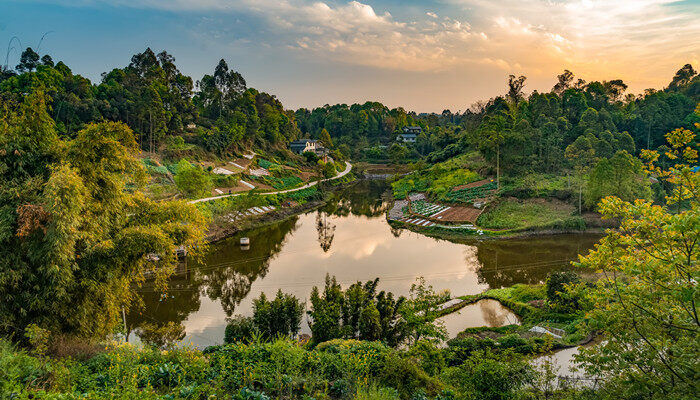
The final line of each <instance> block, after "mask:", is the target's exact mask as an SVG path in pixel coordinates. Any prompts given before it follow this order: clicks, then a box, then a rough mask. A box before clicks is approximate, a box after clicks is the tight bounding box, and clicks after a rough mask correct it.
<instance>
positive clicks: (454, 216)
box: [430, 207, 484, 224]
mask: <svg viewBox="0 0 700 400" xmlns="http://www.w3.org/2000/svg"><path fill="white" fill-rule="evenodd" d="M483 211H484V210H480V209H478V208H472V207H451V208H449V209H447V210H446V211H443V212H441V213H439V214H438V215H434V216H433V217H431V218H430V219H432V220H434V221H443V222H469V223H472V224H473V223H476V219H477V218H479V215H481V213H482V212H483Z"/></svg>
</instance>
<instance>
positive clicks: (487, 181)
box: [452, 179, 492, 192]
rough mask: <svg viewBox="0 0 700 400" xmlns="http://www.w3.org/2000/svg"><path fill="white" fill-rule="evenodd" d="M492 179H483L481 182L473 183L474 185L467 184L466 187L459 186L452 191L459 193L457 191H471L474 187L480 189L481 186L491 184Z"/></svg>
mask: <svg viewBox="0 0 700 400" xmlns="http://www.w3.org/2000/svg"><path fill="white" fill-rule="evenodd" d="M491 181H492V179H482V180H480V181H476V182H472V183H467V184H466V185H459V186H455V187H453V188H452V191H453V192H454V191H457V190H462V189H469V188H473V187H479V186H484V185H485V184H487V183H491Z"/></svg>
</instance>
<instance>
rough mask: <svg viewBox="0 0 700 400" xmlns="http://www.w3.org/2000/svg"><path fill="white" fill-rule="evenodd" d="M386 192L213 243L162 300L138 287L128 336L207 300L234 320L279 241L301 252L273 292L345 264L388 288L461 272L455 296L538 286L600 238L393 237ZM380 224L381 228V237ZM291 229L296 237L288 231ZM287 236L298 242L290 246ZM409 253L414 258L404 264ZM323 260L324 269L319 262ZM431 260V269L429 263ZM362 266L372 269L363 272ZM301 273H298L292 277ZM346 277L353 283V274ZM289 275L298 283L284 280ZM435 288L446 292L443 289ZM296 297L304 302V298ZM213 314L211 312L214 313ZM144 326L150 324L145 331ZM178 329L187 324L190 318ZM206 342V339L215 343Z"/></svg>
mask: <svg viewBox="0 0 700 400" xmlns="http://www.w3.org/2000/svg"><path fill="white" fill-rule="evenodd" d="M389 188H390V185H389V184H388V183H387V182H384V181H361V182H358V183H356V184H355V185H353V186H351V187H349V188H345V189H342V190H340V191H339V192H337V193H335V194H334V195H333V196H334V197H333V198H332V199H331V201H329V202H328V203H327V204H326V205H324V206H323V207H322V208H321V209H320V210H318V211H316V212H315V213H316V215H315V216H313V215H305V216H303V217H293V218H290V219H287V220H284V221H281V222H277V223H274V224H270V225H267V226H263V227H259V228H256V229H252V230H250V231H247V232H243V233H241V234H240V235H237V236H235V237H232V238H230V239H228V240H224V241H222V242H219V243H216V244H215V245H213V246H211V252H210V254H208V255H207V256H206V257H205V259H204V260H203V262H202V264H200V265H196V264H193V263H191V264H193V265H188V266H187V267H188V268H185V269H184V270H183V271H180V273H178V274H176V275H175V276H173V277H172V279H171V281H170V286H169V291H168V293H167V296H165V297H161V294H160V293H159V292H157V291H156V290H155V288H154V287H153V283H152V282H146V283H145V284H144V286H143V287H142V288H141V290H140V291H139V293H140V295H141V298H142V299H143V304H144V306H145V307H143V308H134V309H132V310H130V311H129V313H128V314H127V328H128V330H129V331H131V332H133V331H138V330H140V329H144V328H149V329H158V328H165V327H167V325H168V323H171V325H170V327H172V328H173V330H176V329H177V328H178V327H180V328H181V327H182V325H183V323H184V322H185V321H186V320H187V319H188V316H191V315H197V314H198V313H202V312H205V314H204V315H206V312H207V311H206V308H207V306H208V304H209V303H210V301H213V302H214V304H216V306H217V308H218V305H219V304H220V306H221V309H222V311H221V313H222V314H223V315H225V316H226V317H231V316H233V315H234V314H235V313H236V311H237V308H238V309H239V310H238V313H241V310H240V309H242V308H245V307H247V303H246V306H242V305H241V302H242V301H243V300H244V299H246V298H247V297H249V296H251V293H250V292H251V287H252V285H253V284H254V283H255V282H256V281H260V280H262V279H264V278H265V277H266V275H268V272H269V270H270V263H271V262H272V260H274V259H276V258H277V257H278V256H279V255H280V253H281V251H282V249H283V248H284V247H285V246H286V245H287V242H289V246H287V247H289V248H288V249H287V253H290V252H291V253H296V252H299V253H300V254H294V255H293V256H291V257H289V258H286V261H284V262H283V265H285V266H286V267H287V268H291V269H292V270H295V268H296V267H297V265H303V266H304V267H303V268H302V269H297V270H295V271H296V272H287V275H284V274H283V275H282V277H283V278H282V280H277V281H276V283H274V285H276V286H275V288H277V287H283V286H284V285H285V284H289V285H290V286H299V285H300V284H301V285H303V284H305V280H306V279H310V278H309V277H312V276H315V275H317V273H318V272H319V270H325V271H327V270H328V269H333V268H336V269H338V268H341V269H343V268H346V269H349V268H352V269H353V270H355V269H356V271H355V273H356V274H362V276H361V277H359V276H358V277H357V279H373V278H375V277H377V276H382V274H384V276H385V278H386V277H387V276H388V277H389V278H386V279H385V280H383V282H386V283H388V284H389V285H394V286H395V289H394V290H396V287H398V286H400V285H398V286H397V282H398V281H397V279H404V278H405V279H407V282H409V281H412V280H413V279H415V277H414V276H407V277H403V275H407V274H409V275H410V274H413V272H410V273H408V272H407V271H415V275H416V276H420V275H425V276H428V277H429V276H430V275H431V274H434V275H435V276H434V278H436V279H442V280H443V281H445V280H446V278H445V277H444V276H452V274H454V273H455V269H457V270H459V269H462V270H463V271H464V274H463V275H464V276H459V277H458V278H457V277H456V279H454V281H455V283H456V284H457V285H458V286H459V285H461V286H460V289H459V291H460V292H459V293H455V294H463V291H464V290H472V289H477V288H478V290H479V291H480V290H483V288H484V287H486V286H488V287H491V288H498V287H506V286H512V285H513V284H515V283H536V282H542V281H544V280H545V279H546V276H547V274H548V273H549V272H551V271H552V270H557V269H566V268H571V267H570V266H569V265H568V263H569V260H572V259H574V258H575V257H576V255H577V254H580V253H582V252H585V251H586V250H587V249H588V248H591V247H592V245H593V244H594V243H595V242H596V241H597V240H598V239H599V236H595V235H557V236H548V237H531V238H525V239H513V240H485V241H480V242H474V241H471V242H469V243H468V244H466V245H462V244H457V243H452V242H449V241H444V240H436V239H433V238H428V237H420V236H419V235H406V236H407V237H405V238H404V237H401V238H400V239H399V236H400V235H401V233H402V232H403V231H404V230H403V229H394V228H391V226H390V225H389V224H387V223H386V222H382V221H381V220H383V219H384V218H385V217H384V214H385V212H386V210H387V209H388V208H389V206H390V202H389V201H387V200H385V199H386V198H387V197H386V193H387V190H388V189H389ZM369 220H372V221H371V222H370V221H369ZM300 221H305V222H304V223H305V224H309V225H310V224H314V222H315V226H308V225H307V226H306V228H305V229H299V228H300V227H301V226H302V223H301V222H300ZM365 223H367V228H365ZM384 226H386V227H387V228H388V229H389V230H390V231H389V232H386V231H383V229H384ZM336 227H337V232H336ZM298 229H299V232H297V234H294V233H295V231H297V230H298ZM382 231H383V232H382ZM336 235H338V240H348V238H349V239H350V240H352V243H353V244H350V242H347V241H346V242H344V243H340V242H338V241H335V239H336ZM367 235H368V236H367ZM241 236H247V237H249V238H250V242H251V244H250V247H249V248H247V249H244V248H241V246H240V245H239V241H240V237H241ZM297 236H299V237H298V238H297ZM314 236H315V239H316V240H317V241H318V243H319V244H320V247H321V249H322V251H323V255H320V254H318V253H319V251H318V247H316V245H313V244H312V242H313V241H314ZM358 236H359V238H358ZM292 237H295V238H296V239H297V240H296V241H292V240H291V238H292ZM341 238H343V239H341ZM358 239H359V240H358ZM334 241H335V243H334ZM418 242H420V244H419V243H418ZM354 243H360V244H362V246H364V247H362V249H365V250H367V249H369V250H367V251H352V249H347V248H343V247H342V246H353V245H354ZM406 243H415V244H416V245H417V246H419V248H420V249H423V250H421V251H422V253H420V254H413V253H412V252H411V251H407V249H406V247H405V246H406ZM332 245H333V246H336V248H335V250H345V251H333V252H331V251H330V249H331V246H332ZM459 252H461V253H459ZM410 254H413V256H414V257H415V258H410V257H412V256H411V255H410ZM285 255H286V253H285ZM407 257H408V258H407ZM297 258H298V261H297ZM362 258H366V259H362ZM449 260H452V261H449ZM443 261H444V262H445V263H444V268H443ZM329 262H330V263H333V264H326V263H329ZM433 262H434V263H435V264H434V265H433V264H431V263H433ZM450 262H451V263H452V264H450ZM368 265H377V266H378V267H377V268H375V269H372V268H363V267H365V266H368ZM427 265H432V267H431V268H432V269H430V268H428V269H426V266H427ZM379 266H386V268H382V267H379ZM418 271H421V272H418ZM294 273H296V274H297V275H294ZM300 273H301V274H303V277H302V276H299V274H300ZM351 275H352V274H351ZM365 275H366V276H365ZM352 276H353V279H355V275H352ZM392 276H394V278H393V279H392V278H391V277H392ZM441 276H442V278H440V277H441ZM397 277H398V278H397ZM294 279H299V281H298V282H297V281H293V280H294ZM447 280H449V279H447ZM443 284H445V285H447V286H449V285H450V284H451V283H445V282H443ZM399 290H400V289H399ZM299 295H300V296H302V297H303V296H304V294H303V293H301V294H299ZM202 299H204V300H202ZM474 307H475V309H474V311H477V310H478V313H477V314H478V315H479V316H482V317H480V318H483V319H484V323H486V324H491V325H500V324H501V323H503V322H502V321H501V319H502V317H503V310H500V309H498V308H493V307H491V308H489V307H490V305H489V304H488V303H480V304H479V305H476V304H475V305H474ZM469 310H472V309H471V308H469ZM464 311H465V312H466V311H468V310H467V309H465V310H464ZM215 312H219V311H215ZM244 312H247V311H244ZM222 314H218V315H219V316H220V317H223V315H222ZM477 314H475V315H477ZM210 315H211V314H210ZM220 317H219V322H217V323H218V324H221V323H222V322H221V319H223V318H220ZM457 317H458V316H455V318H457ZM463 320H464V318H460V319H458V320H456V321H457V322H458V325H461V324H463ZM146 323H148V324H149V326H146ZM187 323H188V327H189V326H190V325H189V324H190V322H189V321H188V322H187ZM480 323H481V322H480ZM217 326H219V325H217ZM170 327H168V328H170ZM177 333H178V332H173V336H174V337H177V336H178V335H177ZM208 340H210V341H213V340H214V338H209V339H208Z"/></svg>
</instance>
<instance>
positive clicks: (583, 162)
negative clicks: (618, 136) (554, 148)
mask: <svg viewBox="0 0 700 400" xmlns="http://www.w3.org/2000/svg"><path fill="white" fill-rule="evenodd" d="M564 154H565V156H566V159H567V160H569V162H570V163H571V165H572V166H573V167H574V171H575V172H576V179H577V181H578V213H579V214H581V212H582V198H583V185H584V183H585V176H586V174H587V173H588V170H589V169H590V167H591V165H593V163H594V162H595V150H594V149H593V145H592V144H591V141H590V139H589V138H588V137H586V136H579V137H578V138H576V140H575V141H574V142H573V143H572V144H570V145H569V146H567V147H566V151H565V153H564Z"/></svg>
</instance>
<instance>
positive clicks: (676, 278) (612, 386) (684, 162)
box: [581, 107, 700, 399]
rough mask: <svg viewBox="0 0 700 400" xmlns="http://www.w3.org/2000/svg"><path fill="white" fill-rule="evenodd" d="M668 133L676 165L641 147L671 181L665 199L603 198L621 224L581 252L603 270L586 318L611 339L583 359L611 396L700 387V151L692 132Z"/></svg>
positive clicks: (671, 394) (666, 395) (687, 392)
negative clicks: (699, 165)
mask: <svg viewBox="0 0 700 400" xmlns="http://www.w3.org/2000/svg"><path fill="white" fill-rule="evenodd" d="M697 112H698V113H700V107H698V109H697ZM699 127H700V126H699ZM667 139H668V142H669V144H670V147H671V151H669V153H668V156H669V157H670V158H671V159H672V160H674V161H675V165H673V166H672V167H671V168H669V169H661V168H659V167H657V166H656V163H657V161H658V158H659V154H658V153H656V152H654V151H648V150H644V151H643V152H642V155H643V156H644V158H645V159H646V160H648V165H647V168H648V171H649V172H650V173H653V174H655V175H657V176H659V177H660V178H661V179H664V180H667V181H668V182H669V183H670V184H671V185H672V186H673V192H672V193H671V195H669V196H668V198H667V204H666V205H665V206H656V205H653V204H652V203H650V202H648V201H644V200H636V201H634V202H632V203H630V202H627V201H624V200H622V199H620V198H617V197H607V198H605V199H603V200H602V201H601V203H600V211H601V212H602V213H603V215H605V216H608V217H614V218H619V219H620V222H621V225H620V228H619V229H616V230H610V231H608V233H607V235H606V236H605V237H604V238H603V239H601V241H600V243H599V244H598V245H597V246H596V248H595V250H593V251H591V253H590V254H589V255H587V256H585V257H582V258H581V265H582V266H583V267H585V268H590V269H592V270H600V271H602V272H603V278H602V279H601V280H600V281H599V282H598V284H597V286H596V288H595V290H592V291H589V294H590V299H591V301H593V304H595V308H594V309H593V310H592V311H591V312H590V313H589V315H588V318H589V321H590V324H591V328H592V329H596V330H599V331H600V332H602V333H603V335H604V338H605V341H604V342H602V343H601V344H599V345H597V346H593V347H591V348H589V349H585V350H584V351H583V352H582V357H581V360H582V361H583V363H584V366H585V368H586V370H587V371H588V372H589V373H591V374H596V375H600V376H603V377H604V378H606V379H607V381H608V384H607V385H606V388H605V389H606V391H609V392H611V397H614V396H618V397H620V396H623V397H626V398H637V397H638V398H641V397H644V398H650V399H655V398H658V399H662V398H663V399H671V398H672V399H681V398H693V397H696V395H697V393H698V391H699V390H700V387H699V386H698V380H697V372H698V370H700V359H699V358H698V357H697V355H698V354H700V319H699V318H698V315H699V313H698V304H700V291H699V290H698V288H697V282H698V280H700V268H699V267H698V266H699V265H700V262H699V261H700V247H699V245H700V243H699V242H698V237H700V192H699V191H698V190H699V188H700V173H698V172H695V171H693V169H691V165H695V163H696V162H697V154H698V153H697V150H696V147H697V146H696V144H694V143H695V142H694V139H695V134H694V133H693V132H691V131H690V130H687V129H677V130H675V131H673V132H671V133H669V134H668V135H667ZM679 203H681V204H682V207H677V205H678V204H679ZM674 208H675V209H676V210H677V211H675V212H672V211H671V210H672V209H674Z"/></svg>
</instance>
